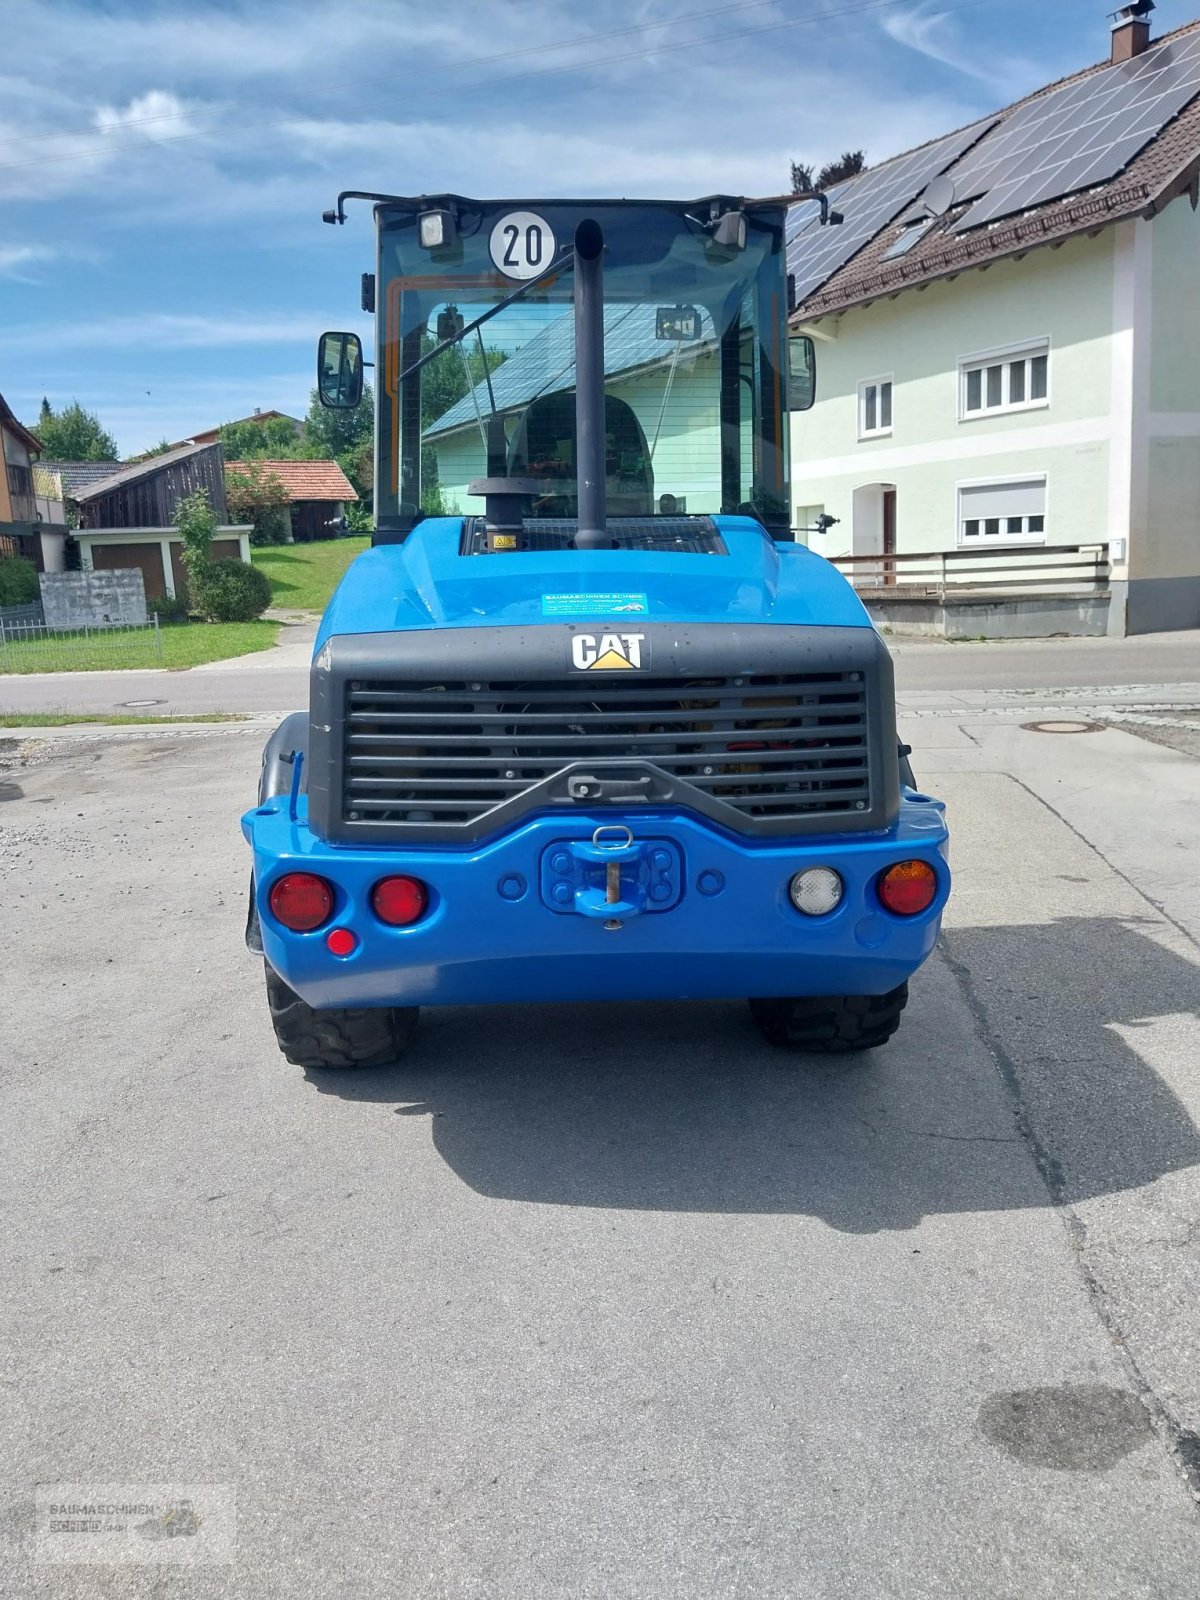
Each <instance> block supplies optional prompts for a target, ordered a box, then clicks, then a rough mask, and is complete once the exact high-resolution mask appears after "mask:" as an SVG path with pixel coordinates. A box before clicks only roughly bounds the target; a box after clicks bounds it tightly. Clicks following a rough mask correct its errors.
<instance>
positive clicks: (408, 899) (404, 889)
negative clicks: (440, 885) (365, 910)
mask: <svg viewBox="0 0 1200 1600" xmlns="http://www.w3.org/2000/svg"><path fill="white" fill-rule="evenodd" d="M428 905H429V890H428V889H427V888H426V887H425V885H424V884H423V883H422V882H421V880H420V878H404V877H396V878H380V880H379V882H378V883H377V884H376V885H375V887H374V888H373V889H372V890H371V906H372V908H373V909H374V912H375V915H376V916H377V917H378V918H379V920H380V922H386V923H387V924H388V926H389V927H391V928H407V927H409V926H410V924H412V923H414V922H419V921H420V919H421V918H422V917H423V916H424V915H425V911H426V908H427V907H428Z"/></svg>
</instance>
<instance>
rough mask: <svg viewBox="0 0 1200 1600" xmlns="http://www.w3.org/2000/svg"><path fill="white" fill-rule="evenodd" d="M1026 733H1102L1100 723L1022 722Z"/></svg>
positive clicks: (1102, 726)
mask: <svg viewBox="0 0 1200 1600" xmlns="http://www.w3.org/2000/svg"><path fill="white" fill-rule="evenodd" d="M1021 726H1022V727H1023V728H1024V729H1025V731H1026V732H1027V733H1103V732H1104V724H1103V723H1102V722H1023V723H1022V724H1021Z"/></svg>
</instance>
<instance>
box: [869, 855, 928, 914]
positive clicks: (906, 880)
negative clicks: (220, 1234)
mask: <svg viewBox="0 0 1200 1600" xmlns="http://www.w3.org/2000/svg"><path fill="white" fill-rule="evenodd" d="M877 887H878V890H879V898H880V899H881V900H882V901H883V903H884V905H885V906H886V907H887V908H888V910H889V911H894V912H895V914H896V915H897V916H898V917H915V916H916V915H917V913H918V912H920V911H926V910H928V908H929V907H930V906H931V905H932V904H933V901H934V897H935V896H936V894H937V873H936V872H934V870H933V868H932V867H931V866H930V865H929V863H928V862H927V861H898V862H897V863H896V865H895V866H894V867H889V868H888V869H887V871H886V872H884V873H881V874H880V877H879V881H878V884H877Z"/></svg>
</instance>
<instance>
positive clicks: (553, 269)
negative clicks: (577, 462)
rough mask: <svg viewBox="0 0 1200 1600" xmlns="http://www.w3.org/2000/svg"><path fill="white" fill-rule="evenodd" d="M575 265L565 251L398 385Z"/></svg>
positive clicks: (419, 362) (572, 255)
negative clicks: (525, 296)
mask: <svg viewBox="0 0 1200 1600" xmlns="http://www.w3.org/2000/svg"><path fill="white" fill-rule="evenodd" d="M574 265H575V252H574V250H564V251H563V253H562V255H560V256H557V257H556V258H555V260H553V261H552V262H551V263H550V265H549V266H548V267H547V268H546V270H545V271H544V272H539V273H538V275H537V277H536V278H530V279H529V281H528V282H527V283H523V284H522V285H521V287H520V288H519V289H514V290H513V292H512V293H511V294H506V295H505V297H504V299H503V300H497V301H496V304H495V305H494V306H489V307H488V309H487V310H486V311H485V312H484V313H483V315H482V316H479V317H476V318H475V320H474V321H473V322H467V323H464V324H463V326H462V327H461V328H460V329H459V330H458V332H457V333H456V334H455V335H454V337H453V338H452V339H443V340H442V342H441V344H439V345H435V346H434V348H433V349H432V350H429V351H427V352H426V353H425V355H423V356H421V357H419V358H418V360H416V361H414V362H413V364H412V365H411V366H410V367H405V369H404V371H403V372H402V373H401V374H400V376H399V377H398V378H397V380H396V383H397V385H399V384H401V383H403V382H404V380H405V378H411V377H412V375H413V373H414V372H420V370H421V368H422V367H427V366H428V365H429V363H430V362H431V361H432V360H433V359H434V357H435V356H440V355H441V354H442V352H443V351H444V350H451V349H453V348H454V346H455V345H456V344H458V343H459V342H460V340H462V339H465V338H466V337H467V335H468V334H469V333H474V332H475V330H476V329H477V328H482V327H483V325H484V323H485V322H490V321H491V320H492V318H493V317H498V316H499V315H500V313H501V312H502V311H504V310H506V309H507V308H508V307H509V306H511V305H514V304H515V303H516V302H517V301H518V300H519V299H520V298H521V296H522V295H526V294H528V293H529V291H530V290H531V289H536V288H537V286H538V284H539V283H545V281H546V279H547V278H552V277H554V275H555V273H558V272H563V271H564V270H567V269H569V268H571V267H573V266H574ZM489 388H490V384H489Z"/></svg>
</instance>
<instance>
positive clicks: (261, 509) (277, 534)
mask: <svg viewBox="0 0 1200 1600" xmlns="http://www.w3.org/2000/svg"><path fill="white" fill-rule="evenodd" d="M225 499H226V502H227V503H228V506H229V511H230V514H231V516H232V517H233V518H234V520H235V521H237V522H249V523H250V524H251V525H252V526H251V531H250V543H251V544H256V545H263V544H285V543H286V542H287V538H288V534H289V532H290V531H291V519H290V517H289V515H288V509H287V507H288V492H287V485H286V484H285V483H284V481H283V479H282V478H281V477H280V476H279V475H278V473H275V472H268V471H267V470H266V469H265V468H264V467H263V466H262V464H261V463H260V462H257V461H240V462H239V463H238V465H237V467H236V469H234V470H231V471H229V472H227V473H226V474H225Z"/></svg>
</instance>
